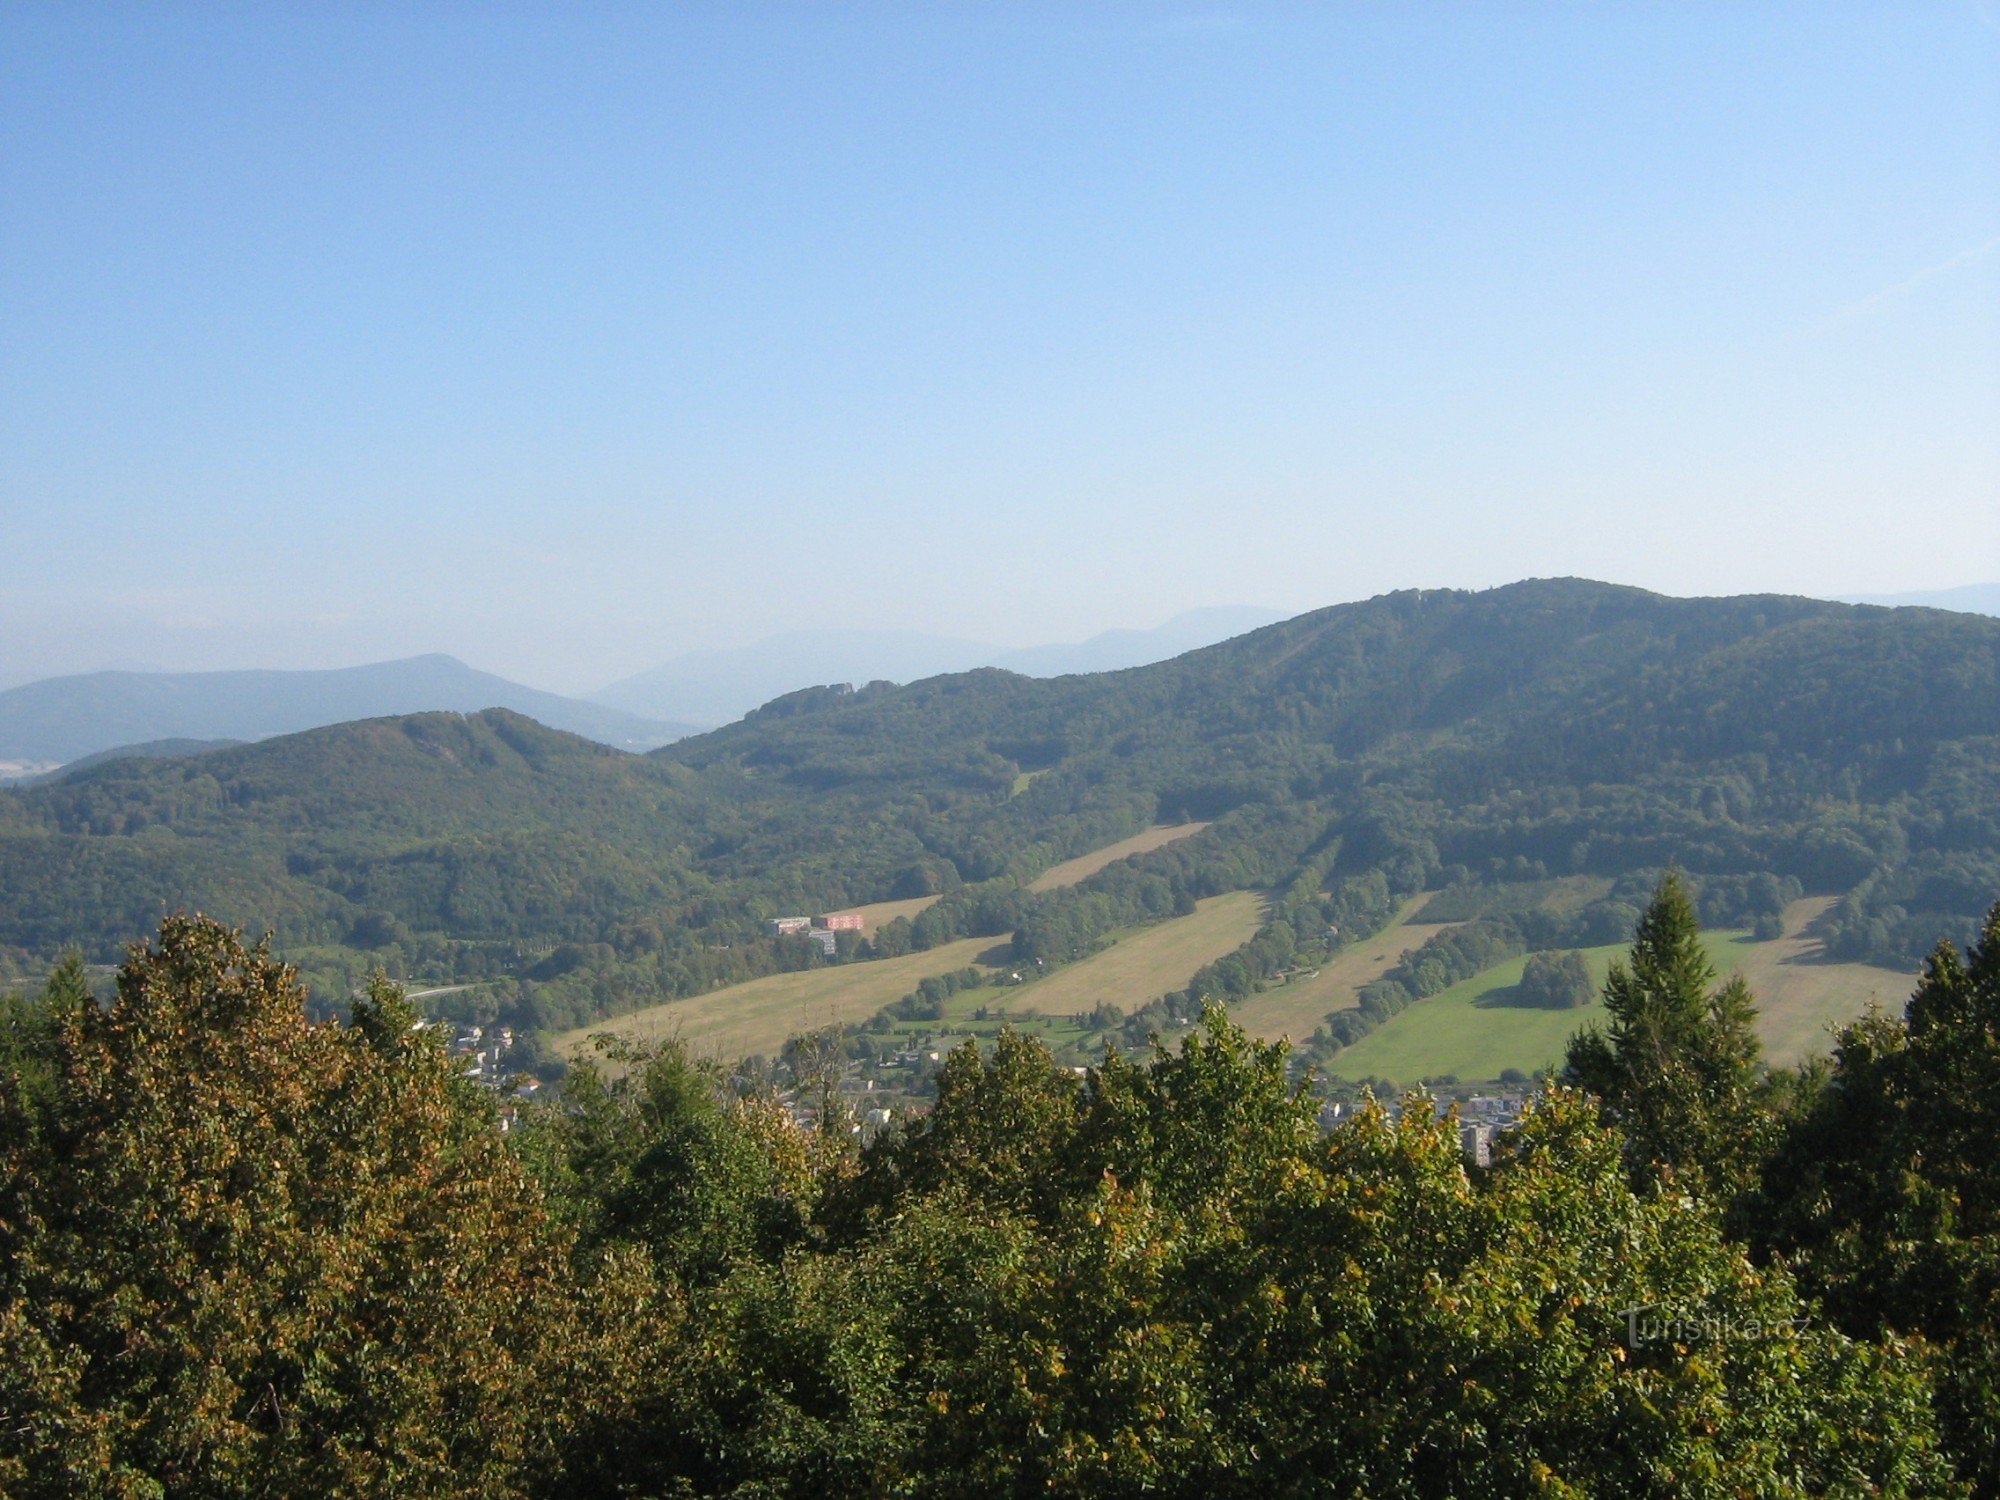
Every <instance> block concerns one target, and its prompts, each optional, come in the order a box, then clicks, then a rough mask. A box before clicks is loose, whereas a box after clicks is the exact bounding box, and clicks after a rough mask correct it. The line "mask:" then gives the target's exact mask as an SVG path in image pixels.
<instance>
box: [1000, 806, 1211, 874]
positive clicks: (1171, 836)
mask: <svg viewBox="0 0 2000 1500" xmlns="http://www.w3.org/2000/svg"><path fill="white" fill-rule="evenodd" d="M1206 827H1208V825H1207V824H1206V823H1160V824H1156V825H1154V826H1153V827H1151V828H1148V829H1145V830H1144V831H1143V832H1140V833H1135V834H1133V835H1132V837H1130V838H1129V839H1120V840H1119V841H1118V842H1117V843H1115V844H1106V845H1105V846H1104V847H1103V848H1102V849H1093V850H1091V851H1090V853H1088V854H1079V855H1078V856H1077V857H1076V858H1075V859H1066V860H1064V861H1063V862H1062V863H1061V864H1059V865H1050V866H1049V868H1048V869H1046V870H1044V871H1042V873H1041V874H1040V875H1038V876H1036V877H1035V879H1034V880H1033V881H1031V882H1030V883H1029V885H1028V889H1029V890H1031V891H1053V890H1059V889H1061V888H1062V887H1063V886H1066V885H1075V884H1076V883H1077V882H1078V881H1079V880H1087V879H1089V878H1090V877H1091V876H1092V875H1095V874H1096V873H1097V872H1098V871H1099V870H1101V869H1103V868H1104V867H1105V866H1106V865H1108V864H1113V863H1115V862H1117V861H1118V860H1121V859H1129V858H1131V857H1132V856H1133V855H1134V854H1146V853H1150V852H1151V851H1152V850H1154V849H1160V848H1164V847H1165V846H1166V845H1168V844H1171V843H1173V842H1174V841H1175V840H1177V839H1185V838H1192V837H1193V836H1194V835H1195V834H1197V833H1200V832H1201V831H1202V829H1204V828H1206Z"/></svg>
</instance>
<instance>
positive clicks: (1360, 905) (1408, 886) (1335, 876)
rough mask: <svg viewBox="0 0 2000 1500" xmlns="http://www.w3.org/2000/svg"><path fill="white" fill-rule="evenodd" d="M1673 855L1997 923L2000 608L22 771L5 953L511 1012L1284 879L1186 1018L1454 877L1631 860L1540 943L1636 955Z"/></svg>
mask: <svg viewBox="0 0 2000 1500" xmlns="http://www.w3.org/2000/svg"><path fill="white" fill-rule="evenodd" d="M1195 822H1201V823H1206V824H1208V825H1209V826H1207V827H1205V828H1203V829H1202V830H1201V831H1200V832H1199V833H1197V834H1193V835H1192V836H1187V837H1182V838H1179V839H1177V840H1175V841H1173V842H1171V843H1166V844H1163V845H1162V846H1160V847H1157V848H1152V849H1144V848H1140V849H1139V852H1137V853H1135V854H1134V855H1133V856H1131V857H1130V858H1126V859H1121V860H1117V861H1114V862H1113V863H1111V864H1109V865H1107V866H1106V867H1105V868H1104V869H1102V870H1098V871H1096V872H1095V873H1092V874H1090V875H1089V876H1088V877H1087V878H1085V879H1082V880H1080V881H1078V882H1076V883H1075V884H1073V885H1069V886H1065V887H1062V888H1060V889H1049V890H1042V891H1035V890H1032V889H1030V887H1031V886H1032V885H1033V884H1034V882H1035V881H1036V878H1037V877H1038V876H1040V875H1042V874H1043V872H1044V871H1047V870H1048V869H1050V868H1051V867H1052V866H1054V865H1057V864H1059V863H1060V862H1062V861H1065V860H1071V859H1075V858H1077V857H1079V856H1083V855H1087V854H1089V853H1090V852H1091V851H1093V850H1099V849H1102V848H1104V847H1105V846H1107V845H1113V844H1116V843H1118V842H1119V841H1120V840H1124V839H1129V838H1132V837H1133V836H1134V835H1138V834H1140V833H1141V832H1142V831H1144V830H1146V829H1148V828H1151V827H1155V826H1159V825H1175V824H1183V823H1195ZM1133 847H1135V848H1138V847H1139V846H1137V845H1135V846H1133ZM1676 863H1677V864H1679V865H1681V866H1682V867H1684V868H1685V869H1686V870H1687V871H1688V872H1689V873H1690V875H1691V876H1692V877H1693V878H1694V880H1695V882H1696V884H1697V885H1699V886H1700V887H1701V889H1702V890H1703V893H1704V894H1703V902H1704V917H1705V918H1707V919H1708V920H1710V921H1711V922H1712V923H1733V924H1739V925H1746V926H1747V925H1749V924H1751V923H1753V922H1758V921H1769V920H1775V919H1776V915H1777V909H1778V908H1779V907H1782V905H1783V904H1784V902H1785V901H1788V900H1791V899H1795V898H1796V896H1797V895H1798V894H1800V893H1812V894H1815V895H1818V896H1821V897H1824V898H1838V899H1837V901H1836V902H1835V904H1834V905H1833V906H1832V908H1831V909H1830V910H1829V911H1827V912H1826V914H1825V917H1824V920H1823V923H1822V931H1823V936H1824V939H1825V944H1826V951H1827V955H1828V956H1829V957H1832V958H1837V959H1842V960H1848V961H1856V960H1867V961H1871V962H1875V963H1878V964H1885V965H1888V966H1892V967H1898V968H1907V967H1908V966H1910V965H1912V964H1913V963H1914V962H1915V961H1916V959H1917V957H1918V956H1920V954H1921V952H1922V951H1923V950H1924V949H1925V948H1927V947H1928V946H1929V945H1930V944H1931V943H1932V942H1934V941H1935V940H1936V938H1937V937H1938V936H1939V935H1940V934H1947V935H1951V936H1954V937H1957V938H1960V939H1961V940H1963V939H1965V938H1968V937H1970V935H1971V930H1972V924H1973V922H1974V920H1975V918H1976V915H1977V914H1978V912H1979V911H1980V910H1981V909H1982V908H1983V905H1984V904H1985V903H1986V902H1987V901H1988V900H1990V899H1991V897H1992V896H1993V894H1994V893H1995V892H1996V891H2000V621H1995V620H1990V619H1984V618H1979V617H1975V616H1969V615H1962V614H1949V613H1944V612H1939V611H1925V610H1894V611H1891V610H1884V609H1874V608H1866V607H1856V606H1848V605H1839V604H1828V603H1822V602H1818V601H1812V600H1803V599H1786V598H1776V597H1753V598H1735V599H1702V600H1685V599H1668V598H1663V597H1661V596H1658V595H1653V594H1648V593H1644V592H1642V591H1639V590H1634V589H1624V588H1616V587H1612V586H1608V585H1603V584H1594V583H1587V582H1582V581H1577V580H1554V581H1538V582H1530V583H1524V584H1517V585H1513V586H1510V587H1508V588H1503V589H1495V590H1491V591H1488V592H1484V593H1463V592H1457V591H1449V590H1436V591H1421V592H1418V591H1412V592H1406V593H1401V594H1392V595H1386V596H1384V597H1382V598H1379V599H1374V600H1370V601H1367V602H1365V603H1362V604H1354V605H1343V606H1339V607H1337V608H1334V609H1329V610H1322V611H1318V612H1316V613H1313V614H1309V615H1304V616H1301V617H1299V618H1298V619H1295V620H1290V621H1286V622H1284V623H1282V624H1278V625H1273V626H1270V627H1268V628H1267V629H1264V630H1259V631H1256V632H1253V633H1252V634H1250V635H1247V636H1243V637H1239V638H1237V639H1235V640H1232V641H1227V642H1224V643H1223V644H1221V645H1218V646H1214V647H1210V648H1208V649H1206V650H1202V651H1197V652H1193V653H1190V654H1188V655H1187V656H1184V657H1180V658H1177V659H1175V660H1173V661H1169V662H1163V663H1159V664H1157V665H1154V666H1149V667H1142V668H1136V669H1132V670H1129V671H1123V672H1113V673H1104V674H1098V675H1090V676H1076V677H1066V678H1058V679H1052V680H1038V679H1030V678H1025V677H1019V676H1015V675H1012V674H1009V673H1005V672H1000V671H995V670H983V671H978V672H971V673H965V674H961V675H957V676H949V677H941V678H934V679H931V680H929V681H926V682H920V683H916V684H912V685H910V686H908V687H902V688H897V687H893V686H888V685H879V684H878V685H874V686H871V687H869V688H866V689H864V690H861V691H858V692H854V691H846V690H842V689H832V688H828V689H814V690H810V691H807V692H804V693H797V694H793V695H791V696H789V697H787V698H782V699H779V700H777V701H776V702H774V703H772V704H769V705H767V706H766V707H764V708H763V709H760V710H759V711H758V712H757V713H755V714H753V715H751V716H750V717H749V718H748V719H746V720H745V721H743V722H741V723H739V724H736V725H732V726H730V727H729V728H726V729H723V730H719V731H717V732H715V733H713V734H709V735H704V736H701V737H698V738H695V739H691V740H687V741H682V742H679V743H676V744H674V745H671V746H668V747H666V748H664V749H662V750H660V751H657V752H654V753H653V754H650V755H647V756H630V755H625V754H622V753H619V752H615V751H611V750H607V749H605V748H604V747H602V746H599V745H595V744H592V743H590V742H588V741H584V740H580V739H577V738H575V737H573V736H569V735H565V734H562V733H559V732H557V731H553V730H549V729H546V728H544V727H542V726H540V725H538V724H536V723H534V722H533V721H531V720H528V719H525V718H522V717H521V716H519V715H516V714H512V713H507V712H504V711H494V712H485V713H478V714H472V715H468V716H465V717H460V716H457V715H436V714H433V715H416V716H411V717H406V718H400V719H383V720H372V721H364V722H360V723H354V724H345V725H338V726H335V727H333V728H329V729H324V730H314V731H309V732H307V733H304V734H299V735H293V736H289V737H286V738H283V739H277V740H271V741H265V742H262V743H258V744H254V745H247V746H243V747H239V748H235V749H229V750H223V751H217V752H213V753H210V754H206V755H200V756H195V757H188V758H175V759H165V760H146V761H139V760H128V761H118V762H114V763H111V764H107V765H103V766H100V767H96V768H92V769H90V770H86V771H82V772H79V773H77V774H75V775H74V776H71V777H67V778H65V779H63V780H62V781H60V782H57V783H55V784H51V785H46V786H40V787H33V788H27V789H23V790H18V791H12V792H7V793H5V794H0V947H4V948H5V949H7V950H10V951H11V953H12V954H13V961H14V962H15V963H16V964H27V963H31V962H34V961H37V960H40V959H45V958H46V957H47V956H48V955H50V954H52V953H53V952H54V951H55V950H56V949H57V948H59V947H60V946H61V945H63V944H65V943H70V942H75V943H78V944H80V945H81V946H82V947H83V948H84V949H85V951H86V953H87V954H88V955H89V956H90V957H92V958H94V959H107V958H110V957H112V956H114V955H115V952H116V950H117V948H118V945H119V944H121V943H122V942H124V941H127V940H129V939H130V938H132V937H134V936H137V935H138V934H140V933H142V932H144V931H146V930H147V929H148V928H149V927H150V926H151V925H152V924H153V922H154V921H155V920H156V918H157V916H158V914H159V912H160V911H161V910H162V909H163V908H171V907H180V906H193V907H199V908H202V909H205V910H208V911H211V912H213V913H215V914H217V915H220V916H222V917H225V918H227V919H228V920H230V921H233V922H239V923H243V924H245V925H248V926H250V927H252V928H261V927H264V926H271V927H274V928H275V929H276V932H277V935H278V938H279V941H280V943H281V945H283V946H284V947H285V948H286V950H287V951H290V952H294V953H297V954H299V955H300V956H301V957H302V958H303V959H304V960H305V962H306V963H307V966H308V969H309V972H310V974H311V975H312V976H313V977H314V978H315V980H316V982H317V983H318V985H319V986H320V988H321V990H322V991H323V993H324V995H325V996H326V998H327V999H329V1000H331V1001H337V1000H338V999H339V998H340V997H341V994H342V993H343V991H344V989H345V987H346V986H347V985H349V984H351V983H352V982H354V981H355V980H356V979H358V978H359V976H360V975H361V974H362V973H363V972H365V970H366V969H367V967H368V966H370V965H372V964H376V963H380V964H383V965H384V966H386V967H388V968H389V969H390V970H391V972H395V973H403V974H409V975H412V976H414V977H417V978H420V979H423V980H425V981H426V982H431V983H435V984H438V985H440V986H442V985H445V984H448V983H452V982H463V981H468V980H474V979H478V980H504V981H507V982H506V983H502V984H488V985H485V986H483V987H482V988H481V989H480V990H478V991H477V992H476V993H477V994H478V995H479V996H482V997H484V998H483V999H482V1000H481V1001H480V1004H482V1005H485V1006H488V1007H494V1006H497V1007H499V1008H500V1011H501V1013H503V1014H504V1015H506V1016H507V1017H509V1018H510V1019H511V1020H513V1021H514V1022H516V1023H517V1024H519V1025H522V1026H525V1027H527V1028H529V1029H531V1030H537V1031H544V1032H556V1031H562V1030H567V1029H569V1028H572V1027H576V1026H581V1025H588V1024H590V1023H592V1022H594V1021H595V1020H597V1019H600V1018H602V1017H605V1016H609V1015H614V1014H617V1013H619V1012H622V1011H630V1010H636V1009H639V1008H641V1007H643V1006H645V1005H649V1004H657V1003H660V1002H662V1001H665V1000H670V999H674V998H685V997H688V996H691V995H695V994H701V993H705V992H707V991H709V990H713V989H716V988H719V987H722V986H725V985H728V984H733V983H740V982H743V981H745V980H750V979H756V978H759V977H761V976H764V975H768V974H775V973H783V972H792V971H801V970H805V969H808V968H811V967H814V966H817V965H822V964H825V963H827V962H829V960H827V959H825V958H824V957H822V956H821V955H820V954H819V953H818V950H817V949H814V948H811V947H810V945H808V944H806V943H805V942H804V941H803V940H801V939H790V938H781V939H773V938H771V937H769V936H767V935H766V933H765V930H764V922H765V919H766V918H768V917H771V916H777V915H785V914H805V913H812V912H822V911H829V910H842V909H847V908H850V907H855V906H860V905H867V904H874V903H880V902H886V901H914V900H915V899H916V898H920V897H926V896H936V897H937V898H938V899H937V900H935V901H934V902H932V903H931V904H930V905H929V906H927V907H924V908H923V909H922V910H921V911H919V912H918V913H917V914H916V915H915V916H914V918H908V919H905V920H903V921H900V922H895V921H892V922H888V923H886V924H884V925H883V926H882V927H881V929H880V930H879V931H875V932H871V933H869V934H866V935H865V937H864V938H863V939H861V940H860V941H859V942H857V941H855V940H852V939H849V940H845V942H844V945H843V947H842V949H841V951H840V952H839V953H838V954H837V955H836V957H835V959H834V960H832V961H833V962H839V963H848V962H856V961H867V960H868V959H869V958H871V957H877V956H880V957H889V956H894V955H895V954H898V953H902V952H910V951H924V950H928V949H931V948H934V947H937V946H940V945H943V944H948V943H954V942H959V941H962V940H964V939H966V938H971V937H995V938H1003V937H1004V938H1010V939H1011V940H1012V941H1013V943H1014V948H1015V952H1016V954H1017V955H1018V956H1019V957H1020V958H1021V959H1022V960H1024V961H1034V960H1037V959H1038V960H1040V961H1041V962H1042V964H1043V965H1044V966H1045V967H1047V966H1061V965H1063V964H1066V963H1070V962H1073V961H1075V960H1077V959H1080V958H1083V957H1085V956H1087V955H1089V954H1090V953H1092V952H1094V951H1096V950H1097V948H1098V947H1099V946H1101V944H1102V943H1103V942H1104V940H1105V939H1106V937H1107V936H1108V935H1109V934H1110V933H1112V932H1114V931H1122V930H1127V929H1130V928H1132V927H1133V926H1134V925H1143V924H1145V923H1148V922H1156V921H1161V920H1165V919H1167V918H1169V917H1171V916H1173V915H1174V914H1176V913H1177V912H1182V913H1184V912H1185V911H1187V910H1190V909H1192V907H1193V904H1194V903H1196V902H1198V901H1201V900H1205V899H1207V898H1210V897H1213V896H1219V895H1223V894H1226V893H1228V892H1231V891H1246V890H1255V891H1258V892H1261V893H1262V894H1263V895H1264V896H1265V897H1266V900H1267V905H1266V913H1267V915H1266V920H1265V923H1264V925H1263V927H1262V928H1261V929H1260V930H1259V932H1258V933H1257V934H1256V935H1255V936H1253V937H1252V938H1251V939H1250V941H1249V942H1248V943H1246V944H1245V945H1244V946H1243V947H1242V948H1240V949H1239V950H1238V951H1237V952H1236V953H1234V954H1231V955H1227V956H1225V957H1224V958H1222V959H1220V960H1217V961H1216V962H1214V963H1211V964H1208V965H1205V966H1204V967H1203V969H1202V970H1201V971H1199V972H1198V973H1196V974H1192V975H1189V976H1186V985H1185V989H1184V990H1183V991H1182V992H1179V996H1178V999H1176V998H1175V996H1172V995H1170V996H1169V997H1168V999H1169V1001H1171V1002H1173V1003H1174V1004H1178V1005H1181V1006H1182V1008H1183V1009H1185V1006H1186V1005H1187V1004H1188V1003H1191V1002H1192V999H1193V997H1194V996H1195V995H1197V994H1200V993H1208V994H1213V995H1217V996H1220V997H1222V998H1226V999H1240V998H1243V997H1246V996H1248V995H1250V994H1253V993H1256V992H1257V991H1258V990H1259V989H1261V988H1263V987H1265V986H1266V985H1267V984H1269V983H1271V982H1273V981H1274V980H1276V979H1277V978H1279V977H1280V976H1282V975H1284V974H1286V973H1288V972H1289V971H1291V970H1293V969H1296V968H1297V967H1298V966H1299V965H1300V964H1301V963H1308V964H1310V963H1316V962H1319V961H1322V960H1326V959H1330V958H1332V957H1333V956H1334V955H1335V953H1336V952H1338V951H1339V950H1340V949H1341V948H1342V947H1343V946H1344V945H1345V944H1346V943H1347V942H1348V941H1350V940H1352V939H1353V938H1355V937H1357V936H1362V935H1365V934H1366V933H1369V932H1372V931H1374V930H1375V929H1377V928H1379V927H1380V926H1381V925H1382V924H1383V923H1384V922H1386V921H1388V920H1389V919H1390V918H1391V917H1393V916H1394V915H1395V913H1396V912H1397V910H1398V909H1399V908H1400V907H1401V906H1402V905H1403V903H1404V902H1405V901H1406V900H1407V899H1408V898H1409V897H1410V896H1412V895H1414V894H1415V893H1417V892H1419V891H1422V890H1426V889H1435V888H1439V887H1447V886H1449V887H1455V888H1473V887H1480V886H1484V887H1495V886H1499V885H1509V886H1520V885H1522V884H1523V883H1534V882H1555V881H1558V880H1560V879H1562V878H1567V877H1579V878H1581V877H1589V878H1590V879H1591V880H1594V881H1595V882H1597V884H1596V886H1595V887H1594V888H1595V889H1606V888H1607V887H1609V886H1611V885H1612V884H1613V883H1619V884H1618V888H1617V889H1616V890H1608V891H1607V893H1606V894H1604V895H1602V896H1599V897H1597V898H1596V899H1594V900H1593V901H1591V902H1589V903H1587V904H1586V905H1584V906H1583V907H1581V908H1576V909H1570V910H1565V911H1562V912H1554V911H1553V910H1551V912H1550V913H1549V920H1550V921H1557V920H1558V919H1559V921H1560V922H1561V923H1567V924H1569V927H1570V928H1574V932H1573V933H1571V932H1568V931H1567V929H1565V931H1564V932H1555V931H1553V930H1551V931H1548V932H1539V933H1538V934H1537V935H1536V940H1537V941H1543V940H1553V939H1555V938H1558V937H1564V938H1566V937H1567V936H1573V937H1575V938H1576V940H1577V941H1576V943H1575V944H1574V945H1578V946H1581V945H1584V941H1583V940H1584V939H1585V938H1593V939H1594V940H1596V941H1617V940H1620V939H1622V938H1623V937H1624V935H1625V934H1626V933H1627V932H1629V929H1630V922H1631V919H1632V918H1633V916H1635V915H1636V904H1635V903H1636V901H1637V900H1638V899H1641V897H1642V893H1643V891H1644V889H1645V888H1646V886H1647V883H1648V881H1649V880H1650V878H1651V876H1652V873H1653V872H1655V871H1657V870H1658V869H1660V868H1662V867H1664V866H1666V865H1668V864H1676ZM1758 879H1762V880H1763V884H1761V885H1759V884H1757V880H1758ZM1585 883H1586V884H1587V883H1588V881H1586V882H1585ZM1531 888H1532V889H1534V890H1541V889H1543V888H1544V887H1543V886H1541V885H1532V884H1531ZM1545 925H1546V924H1545ZM1334 928H1340V929H1342V931H1341V932H1340V933H1338V934H1336V933H1334V932H1333V931H1331V930H1330V929H1334ZM1105 998H1107V999H1111V1000H1114V1001H1116V1000H1117V999H1118V997H1112V996H1107V997H1105ZM465 1003H468V1004H469V1003H471V1002H465Z"/></svg>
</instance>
